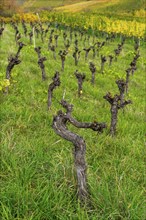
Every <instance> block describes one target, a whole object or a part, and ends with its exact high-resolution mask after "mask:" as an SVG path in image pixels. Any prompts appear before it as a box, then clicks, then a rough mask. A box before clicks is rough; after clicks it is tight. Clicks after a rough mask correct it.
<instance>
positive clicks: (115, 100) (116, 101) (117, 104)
mask: <svg viewBox="0 0 146 220" xmlns="http://www.w3.org/2000/svg"><path fill="white" fill-rule="evenodd" d="M103 98H104V99H106V100H107V101H108V102H109V103H110V105H111V109H110V111H111V124H110V134H111V135H112V136H114V135H115V133H116V126H117V122H118V110H119V109H121V108H124V107H125V106H126V105H128V104H130V103H132V102H131V100H128V101H125V100H122V102H121V95H117V94H115V95H114V96H112V95H111V93H110V92H108V93H107V94H106V95H105V96H103Z"/></svg>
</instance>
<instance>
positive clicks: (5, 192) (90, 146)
mask: <svg viewBox="0 0 146 220" xmlns="http://www.w3.org/2000/svg"><path fill="white" fill-rule="evenodd" d="M19 29H20V31H21V32H22V29H21V27H19ZM22 40H23V42H24V43H26V44H27V47H24V48H23V49H22V52H21V59H22V63H21V64H20V65H19V66H16V67H14V69H13V71H12V76H13V80H16V81H17V83H12V85H11V87H10V90H9V94H8V95H4V94H1V95H0V102H1V108H0V119H1V133H0V134H1V144H0V145H1V172H0V176H1V180H0V181H1V182H0V184H1V186H0V187H1V191H0V202H1V206H0V217H1V219H2V220H18V219H19V220H20V219H21V220H22V219H23V220H55V219H56V220H68V219H70V220H88V219H90V220H97V219H99V220H108V219H111V220H119V219H121V220H123V219H124V220H128V219H130V220H144V219H145V211H144V147H143V139H144V121H143V118H144V106H145V101H144V86H145V77H144V71H145V61H144V60H145V57H144V52H145V48H144V42H141V47H140V53H141V58H140V59H139V61H138V69H137V71H136V72H135V74H134V76H133V77H132V76H131V78H130V85H129V93H128V95H127V96H126V99H131V100H132V102H133V104H131V105H128V106H127V107H126V109H125V110H124V112H123V111H119V115H118V126H117V135H116V136H115V137H114V138H112V137H110V136H109V125H110V106H109V104H108V103H107V102H106V101H105V100H104V99H103V96H104V95H105V94H106V92H107V91H110V92H112V94H114V93H116V92H118V89H117V86H116V84H115V80H116V79H117V78H118V77H124V78H125V69H127V68H128V66H129V63H130V62H131V61H132V59H133V56H134V55H133V51H134V50H133V48H134V47H133V45H134V43H133V40H132V39H127V40H126V44H125V45H124V49H123V51H122V54H121V55H120V57H119V58H118V62H114V63H113V65H112V67H111V68H109V66H108V64H106V65H105V73H104V75H102V74H100V72H99V70H100V58H99V57H97V58H96V60H95V61H94V62H95V64H96V66H97V74H96V83H95V87H93V86H92V85H91V84H90V79H91V73H90V71H89V68H88V62H87V63H86V62H85V61H84V53H83V52H82V55H81V60H80V61H79V66H78V67H75V66H74V60H73V58H72V51H73V44H72V46H71V49H70V52H69V54H68V56H67V60H66V63H65V71H64V73H62V72H61V86H60V87H59V88H57V89H56V90H55V91H54V98H53V103H52V108H51V110H50V111H47V89H48V85H49V83H50V82H51V81H52V80H51V78H52V77H53V75H54V73H55V71H56V70H58V71H60V69H61V62H60V59H59V56H57V61H54V60H53V55H52V53H51V52H50V51H47V41H48V37H47V38H46V39H45V43H44V44H42V43H41V41H40V40H39V39H36V46H40V45H41V46H42V54H43V55H45V56H46V57H47V61H46V62H45V64H46V73H47V77H48V79H47V81H45V82H42V81H41V73H40V69H39V67H38V66H37V54H36V53H35V52H34V49H33V46H32V45H29V40H28V39H25V38H24V37H23V38H22ZM99 40H103V39H102V38H99ZM90 43H91V41H90ZM118 43H120V39H119V38H117V39H116V40H115V42H111V43H110V44H109V45H106V46H105V47H104V48H103V49H102V51H101V52H100V54H106V55H108V54H113V51H114V49H115V48H116V47H117V44H118ZM91 44H92V43H91ZM79 47H80V48H83V45H82V43H81V42H80V43H79ZM63 48H64V46H63V40H62V37H60V38H59V48H58V51H59V50H60V49H63ZM16 51H17V47H16V45H15V42H14V31H13V29H12V27H10V26H9V25H7V27H6V29H5V31H4V35H3V37H2V39H1V57H0V63H1V66H2V68H1V72H2V73H3V74H4V73H5V69H6V66H7V56H8V54H11V53H12V52H13V53H14V52H16ZM91 60H92V54H90V55H89V60H88V61H91ZM76 69H78V70H79V71H83V72H85V73H86V81H85V83H84V85H83V95H82V97H81V99H79V98H78V97H77V81H76V79H75V77H74V71H75V70H76ZM64 89H65V90H66V95H65V99H66V100H67V101H68V102H69V103H72V104H73V105H74V111H73V116H74V117H75V118H76V119H77V120H79V121H88V122H89V121H90V122H91V121H93V120H98V121H99V122H103V121H104V122H106V123H107V125H108V128H107V129H106V131H104V133H103V134H101V135H98V134H97V133H95V132H94V131H91V130H85V129H77V128H74V127H73V126H69V129H70V130H72V131H74V132H76V133H78V134H80V135H81V136H83V137H84V139H85V141H86V145H87V152H86V161H87V164H88V184H89V189H90V193H91V203H92V208H87V209H86V208H83V207H82V208H81V207H80V205H79V204H78V202H77V198H76V187H77V182H76V176H75V172H74V161H73V154H72V149H73V146H72V144H71V143H69V142H67V141H65V140H63V139H62V138H60V137H59V136H57V135H56V134H55V132H54V131H53V129H52V127H51V125H52V119H53V115H55V114H56V112H57V111H58V110H59V109H61V106H60V104H59V103H58V101H60V100H61V99H62V96H63V93H64Z"/></svg>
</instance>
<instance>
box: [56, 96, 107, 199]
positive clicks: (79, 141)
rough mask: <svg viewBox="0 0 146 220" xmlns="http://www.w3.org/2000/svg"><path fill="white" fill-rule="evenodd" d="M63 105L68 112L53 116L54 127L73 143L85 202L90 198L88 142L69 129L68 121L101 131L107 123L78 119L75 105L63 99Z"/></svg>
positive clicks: (77, 173) (76, 167) (79, 195)
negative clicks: (74, 111)
mask: <svg viewBox="0 0 146 220" xmlns="http://www.w3.org/2000/svg"><path fill="white" fill-rule="evenodd" d="M61 105H62V106H63V107H64V108H65V109H66V113H63V112H62V111H58V113H57V115H56V116H54V118H53V124H52V127H53V129H54V131H55V132H56V133H57V134H58V135H59V136H61V137H62V138H64V139H66V140H68V141H70V142H72V143H73V145H74V147H75V149H74V162H75V169H76V175H77V181H78V188H77V195H78V198H79V200H80V201H81V203H82V202H83V203H85V202H86V201H87V199H88V195H89V192H88V187H87V173H86V171H87V165H86V162H85V153H86V144H85V141H84V139H83V138H82V137H80V136H79V135H78V134H75V133H73V132H71V131H69V130H68V129H67V122H70V123H71V124H73V125H75V126H76V127H78V128H91V129H92V130H94V131H99V132H101V131H102V130H103V129H104V128H105V127H106V125H105V123H98V122H93V123H82V122H78V121H76V120H75V119H74V118H73V117H72V116H71V112H72V110H73V105H71V104H68V103H67V102H66V101H65V100H62V101H61Z"/></svg>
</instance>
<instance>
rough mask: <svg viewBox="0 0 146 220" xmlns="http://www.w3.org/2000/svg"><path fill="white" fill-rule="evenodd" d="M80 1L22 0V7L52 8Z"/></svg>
mask: <svg viewBox="0 0 146 220" xmlns="http://www.w3.org/2000/svg"><path fill="white" fill-rule="evenodd" d="M19 1H20V0H19ZM82 1H83V0H27V1H24V3H23V8H24V9H25V10H26V11H33V10H41V9H52V8H54V7H59V6H65V5H69V4H74V3H78V2H82Z"/></svg>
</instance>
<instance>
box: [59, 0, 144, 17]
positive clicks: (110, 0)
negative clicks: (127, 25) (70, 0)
mask: <svg viewBox="0 0 146 220" xmlns="http://www.w3.org/2000/svg"><path fill="white" fill-rule="evenodd" d="M144 8H145V1H144V0H139V1H137V0H91V1H83V2H78V3H74V4H72V5H65V6H62V7H57V8H56V9H57V10H61V11H65V12H78V11H86V12H87V11H93V12H99V13H116V14H117V13H123V12H126V13H130V12H134V11H135V10H140V9H144Z"/></svg>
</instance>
